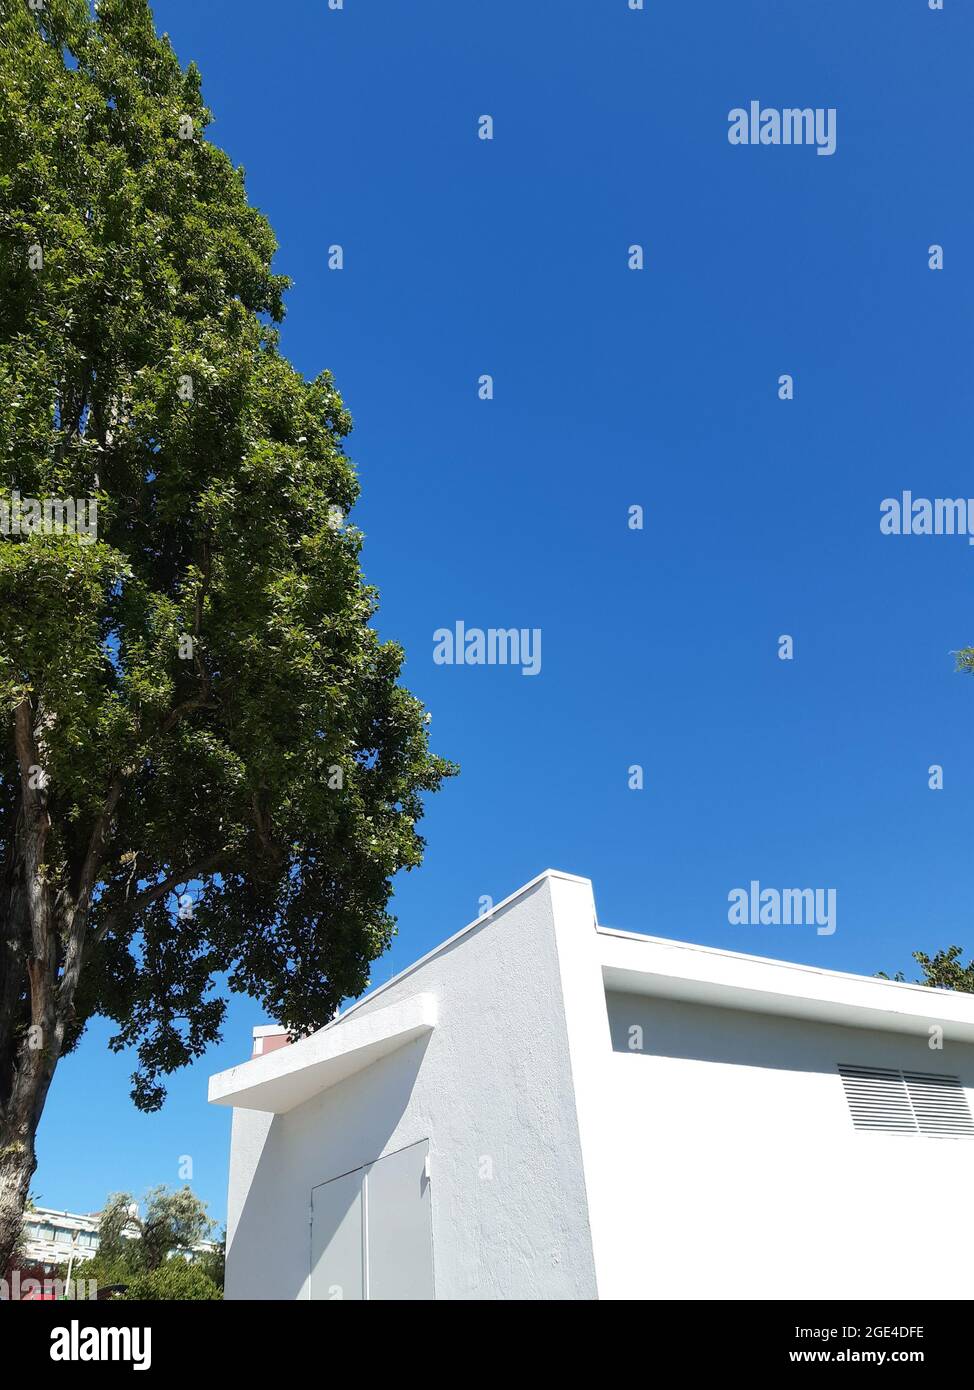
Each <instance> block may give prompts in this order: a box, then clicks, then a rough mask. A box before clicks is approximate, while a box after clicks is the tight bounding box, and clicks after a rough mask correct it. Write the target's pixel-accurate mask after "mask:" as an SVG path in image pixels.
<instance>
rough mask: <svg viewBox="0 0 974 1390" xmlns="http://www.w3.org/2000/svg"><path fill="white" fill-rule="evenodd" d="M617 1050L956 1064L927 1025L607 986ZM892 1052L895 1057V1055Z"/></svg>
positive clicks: (773, 1064)
mask: <svg viewBox="0 0 974 1390" xmlns="http://www.w3.org/2000/svg"><path fill="white" fill-rule="evenodd" d="M606 1006H607V1009H608V1014H609V1029H610V1032H611V1035H612V1050H613V1052H625V1053H629V1054H631V1055H633V1056H636V1057H640V1056H642V1057H674V1058H681V1059H684V1060H686V1061H696V1062H723V1063H728V1064H731V1065H736V1066H742V1067H764V1068H771V1069H776V1070H782V1071H804V1072H827V1073H831V1074H834V1073H835V1070H836V1064H837V1063H838V1062H859V1063H862V1064H865V1065H876V1066H903V1067H915V1068H916V1070H917V1071H925V1072H947V1073H951V1072H954V1071H956V1069H957V1068H956V1065H954V1064H951V1063H949V1061H948V1062H945V1061H944V1059H943V1054H942V1053H940V1052H938V1051H934V1050H932V1049H931V1048H930V1047H929V1036H928V1034H927V1032H926V1031H924V1032H922V1033H884V1032H879V1031H875V1032H874V1031H873V1030H872V1029H868V1028H848V1027H842V1026H840V1025H837V1024H834V1023H821V1022H817V1021H815V1020H813V1019H801V1018H788V1017H785V1016H782V1015H777V1014H759V1013H750V1012H748V1011H747V1010H744V1009H729V1008H717V1007H715V1006H714V1005H711V1004H695V1003H689V1002H685V1001H682V1000H674V999H660V998H652V997H650V996H647V995H643V994H623V993H617V992H616V991H614V990H607V991H606ZM891 1053H895V1058H894V1059H893V1060H891Z"/></svg>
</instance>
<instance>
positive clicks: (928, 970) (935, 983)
mask: <svg viewBox="0 0 974 1390" xmlns="http://www.w3.org/2000/svg"><path fill="white" fill-rule="evenodd" d="M912 954H913V959H914V960H915V961H916V963H917V964H918V965H919V967H920V969H921V970H922V971H923V978H922V979H921V980H917V981H916V983H917V984H918V985H929V986H930V987H931V988H932V989H958V990H961V991H963V992H964V993H965V994H974V960H970V961H968V962H967V964H966V965H964V964H963V963H962V961H961V956H962V955H963V948H962V947H961V946H948V947H947V949H946V951H938V952H937V954H936V955H934V956H928V955H927V954H926V953H925V952H924V951H914V952H913V953H912ZM879 975H880V978H881V979H883V980H889V979H893V980H899V981H901V982H902V981H903V980H905V979H906V976H905V975H904V974H903V971H902V970H898V971H897V972H896V974H895V975H893V976H890V975H887V974H886V973H885V971H882V970H881V971H880V972H879Z"/></svg>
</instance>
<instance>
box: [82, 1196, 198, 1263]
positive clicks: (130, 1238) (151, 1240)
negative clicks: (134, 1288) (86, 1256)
mask: <svg viewBox="0 0 974 1390" xmlns="http://www.w3.org/2000/svg"><path fill="white" fill-rule="evenodd" d="M143 1205H144V1208H145V1215H144V1216H140V1215H139V1206H138V1203H137V1202H135V1201H134V1200H133V1198H132V1194H131V1193H130V1192H113V1193H112V1194H111V1195H110V1196H109V1198H108V1200H107V1201H106V1203H105V1205H104V1207H103V1209H102V1213H101V1217H100V1219H99V1222H98V1254H97V1256H96V1257H95V1258H96V1259H100V1260H101V1261H102V1262H103V1263H104V1264H105V1265H106V1266H107V1265H110V1266H112V1268H113V1270H114V1271H115V1272H116V1273H117V1271H118V1269H119V1268H122V1267H124V1268H127V1269H128V1270H130V1271H133V1272H134V1271H142V1272H147V1271H151V1270H153V1269H158V1268H159V1266H160V1265H161V1264H163V1263H164V1262H165V1260H167V1259H168V1258H169V1256H170V1255H172V1254H177V1253H178V1254H186V1255H188V1254H190V1253H191V1252H192V1250H193V1248H194V1246H197V1245H199V1244H200V1243H201V1242H203V1241H205V1240H207V1239H208V1237H209V1235H210V1233H211V1231H212V1230H213V1222H212V1221H211V1220H210V1218H209V1217H208V1216H207V1214H206V1203H205V1202H201V1201H200V1199H199V1198H198V1197H197V1196H196V1194H195V1193H194V1192H193V1191H192V1189H191V1188H189V1187H182V1188H180V1189H179V1190H178V1191H177V1192H170V1191H169V1189H168V1188H166V1187H162V1186H160V1187H154V1188H152V1189H151V1190H150V1191H149V1192H147V1193H146V1196H145V1202H144V1204H143ZM112 1282H115V1283H117V1282H118V1279H117V1278H115V1279H113V1281H112Z"/></svg>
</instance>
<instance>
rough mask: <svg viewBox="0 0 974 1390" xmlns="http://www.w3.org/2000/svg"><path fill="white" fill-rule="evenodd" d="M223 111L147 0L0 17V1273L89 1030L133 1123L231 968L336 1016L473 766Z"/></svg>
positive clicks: (307, 1013) (5, 9)
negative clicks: (388, 572)
mask: <svg viewBox="0 0 974 1390" xmlns="http://www.w3.org/2000/svg"><path fill="white" fill-rule="evenodd" d="M210 119H211V118H210V114H209V112H208V111H207V109H206V107H205V105H204V103H203V100H202V96H201V89H200V77H199V73H198V72H197V71H196V69H195V68H194V67H192V66H191V67H190V68H189V69H188V70H186V71H183V70H182V69H181V68H180V66H179V63H178V62H177V60H176V58H175V56H174V54H173V52H172V49H171V47H170V45H169V43H168V41H167V40H166V39H165V38H160V37H158V36H157V34H156V32H155V28H154V24H153V20H152V16H151V13H150V10H149V7H148V3H147V0H101V3H100V4H99V6H98V9H97V12H95V13H92V12H91V11H90V10H89V7H88V4H87V3H86V0H45V4H44V7H43V8H42V9H39V10H37V11H36V12H34V11H32V10H31V8H29V7H28V5H27V4H26V3H19V0H3V3H2V6H0V449H2V451H3V454H4V459H3V461H2V464H0V520H3V518H4V516H5V515H6V518H7V522H8V524H9V529H11V531H13V530H14V529H16V528H14V527H13V518H14V517H15V515H16V507H17V505H18V499H19V500H20V501H21V502H23V499H37V501H38V503H43V502H45V501H46V502H47V504H48V520H49V521H50V522H51V523H52V524H51V526H50V527H48V528H47V529H43V528H41V529H39V528H38V526H37V524H36V523H37V513H36V512H35V511H34V510H32V507H31V503H30V501H28V503H27V508H26V513H25V516H26V519H25V521H24V524H23V525H22V526H21V528H20V530H19V531H18V532H17V533H16V534H13V533H11V534H9V535H4V536H0V720H2V724H0V1267H3V1265H4V1264H5V1262H6V1259H7V1257H8V1255H9V1253H10V1250H11V1248H12V1246H13V1243H14V1240H15V1238H16V1234H17V1231H18V1229H19V1226H20V1219H21V1213H22V1209H23V1203H24V1199H25V1197H26V1194H27V1190H28V1185H29V1182H30V1178H31V1175H32V1174H33V1172H34V1169H35V1166H36V1156H35V1134H36V1130H37V1125H38V1121H39V1119H40V1116H41V1113H42V1111H43V1107H44V1102H45V1098H46V1096H47V1092H48V1088H49V1086H50V1083H51V1078H52V1077H53V1075H54V1071H55V1068H56V1066H57V1063H58V1061H59V1059H60V1058H61V1057H62V1056H63V1055H65V1054H66V1053H67V1052H69V1051H70V1050H71V1049H72V1048H73V1047H74V1046H75V1045H76V1043H77V1042H78V1039H79V1038H80V1036H81V1034H82V1033H83V1031H84V1028H85V1025H86V1021H87V1020H88V1019H89V1018H90V1017H91V1016H93V1015H95V1014H100V1015H102V1016H105V1017H108V1018H109V1019H112V1020H114V1021H115V1022H116V1023H117V1025H118V1029H117V1032H116V1033H115V1035H114V1037H113V1039H112V1044H111V1045H112V1046H113V1047H114V1048H115V1049H116V1050H119V1049H122V1048H126V1047H134V1048H135V1049H136V1051H137V1057H138V1064H137V1070H136V1073H135V1075H134V1078H133V1083H134V1087H133V1096H134V1099H135V1102H136V1104H137V1105H139V1106H140V1107H141V1108H142V1109H146V1110H151V1109H154V1108H156V1107H158V1106H159V1105H160V1104H161V1103H162V1100H163V1097H164V1089H163V1085H162V1080H161V1078H163V1077H164V1076H165V1075H166V1074H168V1073H170V1072H172V1071H173V1070H174V1069H176V1068H177V1067H179V1066H181V1065H183V1064H185V1063H186V1062H187V1061H188V1060H190V1059H192V1058H194V1057H197V1056H199V1055H200V1054H201V1053H202V1052H203V1051H204V1050H205V1049H206V1047H207V1046H208V1045H209V1044H210V1043H212V1042H213V1041H214V1040H215V1039H217V1037H218V1036H219V1029H220V1024H221V1021H222V1019H223V1016H224V1011H225V1007H226V1001H225V999H224V998H223V997H221V995H220V994H219V992H218V991H217V989H216V985H215V980H216V979H217V978H219V979H220V981H225V982H226V984H227V986H228V987H229V989H230V990H233V991H238V992H246V993H248V994H250V995H252V996H254V997H255V998H258V999H260V1000H261V1001H262V1003H263V1006H264V1008H265V1009H266V1010H267V1012H268V1013H269V1014H270V1015H271V1016H272V1017H273V1018H275V1019H277V1020H280V1021H281V1022H282V1023H284V1024H285V1025H286V1026H288V1027H289V1028H290V1029H292V1030H293V1031H294V1032H295V1033H298V1034H300V1033H304V1032H307V1031H310V1030H313V1029H315V1028H317V1027H319V1026H321V1025H322V1024H323V1023H325V1022H327V1021H328V1020H329V1019H330V1018H331V1017H332V1016H333V1014H334V1012H335V1010H336V1008H337V1007H338V1005H339V1002H340V1001H341V1000H342V999H343V998H346V997H349V996H354V995H358V994H359V993H361V991H362V990H363V989H364V988H365V986H366V985H367V983H368V977H369V967H370V963H371V962H372V961H373V960H375V959H376V957H377V956H379V955H380V954H381V953H382V952H383V951H384V950H385V949H386V947H387V946H388V944H389V941H390V937H391V935H392V932H393V929H394V919H393V918H392V916H391V915H390V913H389V912H388V903H389V896H390V893H391V878H392V876H393V875H394V874H395V873H397V872H398V871H399V870H401V869H408V868H412V867H414V866H416V865H417V864H419V863H420V862H421V859H422V852H423V841H422V839H421V837H420V836H419V835H418V833H417V829H416V825H417V822H418V821H419V819H420V817H421V816H422V810H423V807H422V794H423V793H424V792H432V791H435V790H436V789H437V787H438V786H439V785H440V782H441V780H442V779H443V777H444V776H446V775H449V774H450V773H452V771H453V770H454V769H453V768H452V767H451V765H450V764H448V763H446V762H444V761H443V760H442V759H440V758H437V757H435V756H433V755H432V754H431V753H430V751H429V747H428V727H427V726H428V719H429V716H428V715H426V714H425V713H424V710H423V707H422V705H421V704H420V702H419V701H418V700H417V699H416V698H415V697H413V696H412V695H411V694H409V693H408V692H407V691H406V690H405V689H403V687H402V686H401V685H400V684H399V673H400V668H401V663H402V660H403V653H402V650H401V649H400V648H399V647H398V646H396V645H394V644H392V643H388V642H387V643H382V642H380V641H379V639H378V637H377V636H376V633H375V631H374V629H373V628H372V627H371V626H370V622H371V619H372V617H373V615H374V612H375V609H376V602H377V600H376V595H375V592H374V590H373V589H371V588H370V587H369V586H367V585H366V584H365V582H364V580H363V577H362V573H361V569H360V562H359V550H360V542H361V534H360V532H358V531H357V530H356V529H355V528H354V527H353V526H351V525H350V524H349V523H348V521H347V517H348V513H349V511H350V509H351V508H352V506H353V505H354V503H355V501H356V498H357V495H358V483H357V480H356V476H355V472H354V469H353V467H352V465H351V463H350V462H349V460H348V458H347V457H346V455H345V453H344V452H343V444H342V441H343V439H344V437H345V435H346V434H347V433H348V431H349V429H350V427H351V422H350V419H349V415H348V413H347V411H346V409H345V407H344V405H343V403H342V400H341V398H340V397H339V395H338V392H337V390H336V388H335V385H334V382H333V380H332V377H331V375H330V374H329V373H328V372H323V373H322V374H321V375H320V376H319V377H317V378H316V379H315V380H314V381H311V382H308V381H306V380H305V379H304V378H303V377H302V376H301V375H300V374H299V373H298V372H297V371H295V370H294V369H293V368H292V367H291V366H290V365H289V363H288V362H287V360H286V359H285V358H284V357H283V356H282V355H281V353H280V351H279V344H278V333H277V330H276V328H275V324H277V323H279V322H280V320H281V319H282V317H283V312H284V311H283V303H282V296H283V293H284V290H285V288H286V286H287V281H286V280H285V279H284V278H282V277H281V276H278V275H275V274H274V273H272V270H271V261H272V257H273V255H274V252H275V249H276V248H275V242H274V238H273V235H272V233H271V230H270V228H269V226H268V224H267V222H266V221H265V219H264V218H263V216H261V214H260V213H259V212H257V211H256V210H254V209H253V208H251V207H250V206H249V205H248V203H247V199H246V195H245V190H244V181H243V173H242V171H241V170H240V169H238V168H235V167H234V166H233V164H232V163H231V161H230V160H229V159H228V157H227V156H226V155H225V154H224V153H223V152H222V151H221V150H219V149H218V148H217V147H216V146H214V145H213V144H211V143H210V142H209V141H208V140H207V139H206V138H205V131H206V128H207V125H208V124H209V122H210ZM66 499H93V500H94V502H95V503H96V504H97V534H96V536H95V535H94V534H92V527H91V521H92V512H91V510H90V509H88V510H86V511H85V512H84V513H83V515H84V516H85V517H86V525H87V527H88V534H83V533H79V530H78V528H75V529H74V530H72V529H71V528H70V525H68V526H66V527H63V528H62V531H61V532H58V530H57V525H56V523H57V520H58V514H57V513H56V512H55V511H53V510H52V509H51V505H52V502H55V501H57V502H58V506H59V507H61V508H62V509H63V508H66V505H67V502H66ZM5 509H6V510H5ZM65 515H66V513H65V512H64V510H62V511H61V513H60V520H61V521H62V522H63V521H64V520H65ZM68 521H70V517H68Z"/></svg>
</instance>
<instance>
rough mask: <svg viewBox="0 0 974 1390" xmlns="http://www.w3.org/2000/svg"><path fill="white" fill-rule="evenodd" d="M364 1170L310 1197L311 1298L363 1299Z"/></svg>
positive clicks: (322, 1185) (339, 1179)
mask: <svg viewBox="0 0 974 1390" xmlns="http://www.w3.org/2000/svg"><path fill="white" fill-rule="evenodd" d="M363 1173H364V1170H363V1169H362V1168H359V1169H358V1171H357V1172H354V1173H346V1174H345V1175H344V1177H341V1178H334V1179H333V1180H332V1181H331V1182H325V1183H322V1184H321V1186H320V1187H316V1188H314V1189H313V1191H312V1193H311V1297H312V1298H316V1299H337V1298H342V1299H346V1298H348V1299H353V1300H355V1299H363V1298H364V1297H365V1267H364V1260H363V1258H362V1222H363V1201H362V1177H363Z"/></svg>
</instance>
